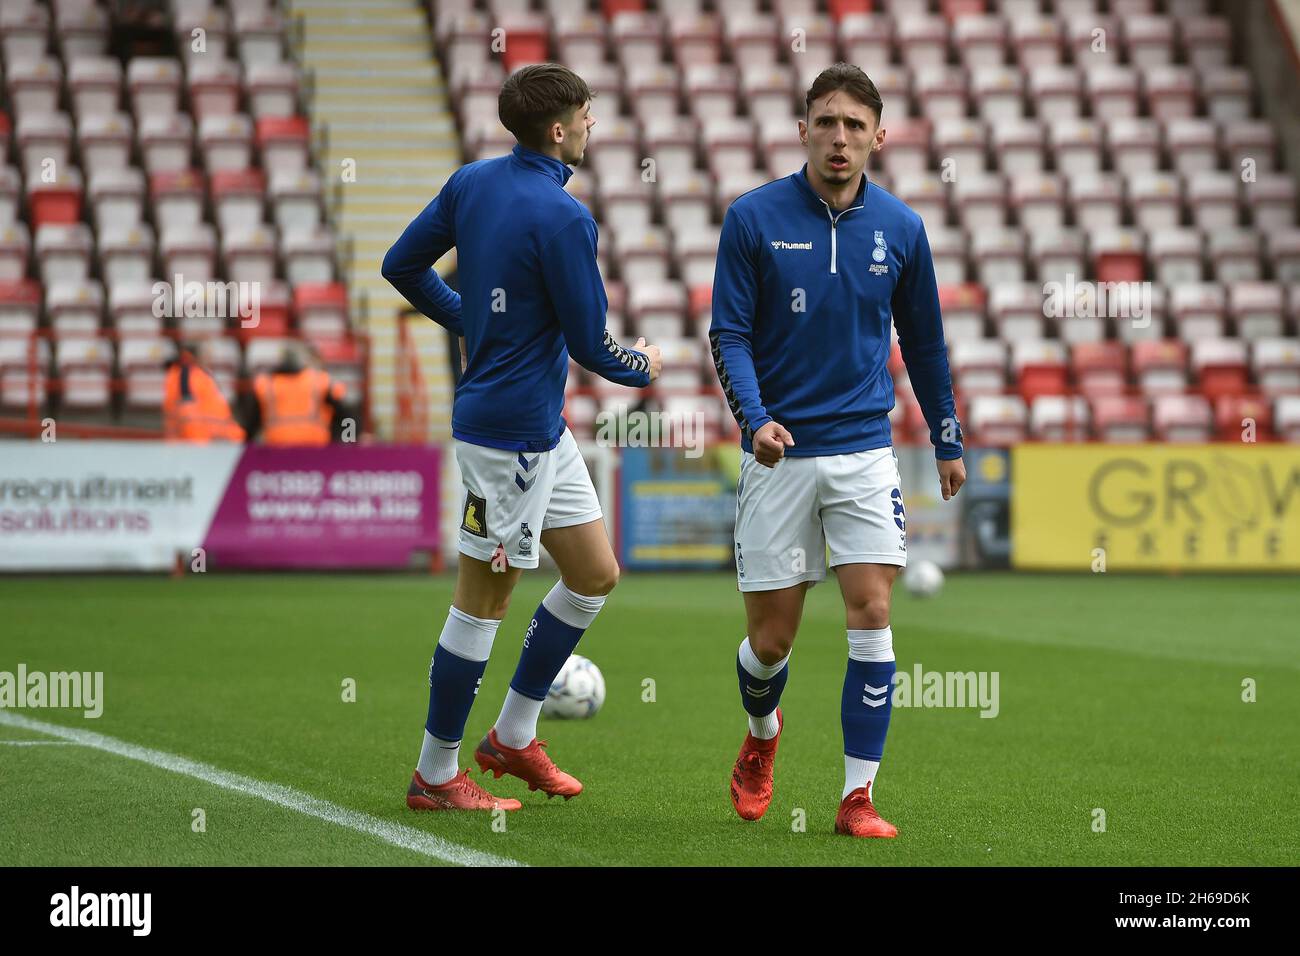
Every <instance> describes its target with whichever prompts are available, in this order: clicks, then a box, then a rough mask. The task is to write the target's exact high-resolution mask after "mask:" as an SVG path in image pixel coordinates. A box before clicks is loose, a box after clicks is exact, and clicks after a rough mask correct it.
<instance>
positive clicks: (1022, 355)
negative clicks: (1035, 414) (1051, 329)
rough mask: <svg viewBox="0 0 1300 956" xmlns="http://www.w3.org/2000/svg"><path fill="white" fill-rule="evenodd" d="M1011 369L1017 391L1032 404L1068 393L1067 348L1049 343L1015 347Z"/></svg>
mask: <svg viewBox="0 0 1300 956" xmlns="http://www.w3.org/2000/svg"><path fill="white" fill-rule="evenodd" d="M1012 367H1013V368H1014V369H1015V371H1016V378H1017V383H1016V390H1017V391H1018V392H1019V393H1020V396H1021V397H1022V398H1023V399H1024V400H1025V403H1026V404H1027V405H1028V404H1031V403H1032V402H1033V400H1034V399H1035V398H1037V397H1038V396H1040V395H1064V394H1066V392H1067V391H1068V375H1067V366H1066V356H1065V346H1064V345H1063V344H1062V343H1061V342H1058V341H1055V340H1049V339H1038V340H1033V339H1030V340H1026V341H1022V342H1016V343H1014V345H1013V347H1012Z"/></svg>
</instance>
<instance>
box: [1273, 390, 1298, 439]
mask: <svg viewBox="0 0 1300 956" xmlns="http://www.w3.org/2000/svg"><path fill="white" fill-rule="evenodd" d="M1273 427H1274V428H1275V429H1276V430H1277V434H1278V435H1279V436H1280V437H1281V438H1282V439H1283V441H1289V442H1300V395H1279V396H1278V398H1277V399H1276V401H1275V402H1274V404H1273Z"/></svg>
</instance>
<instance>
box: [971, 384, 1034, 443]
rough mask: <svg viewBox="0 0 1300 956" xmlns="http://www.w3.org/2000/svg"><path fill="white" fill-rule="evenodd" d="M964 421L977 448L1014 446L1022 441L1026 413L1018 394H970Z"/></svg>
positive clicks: (1025, 428)
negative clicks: (983, 446) (967, 412)
mask: <svg viewBox="0 0 1300 956" xmlns="http://www.w3.org/2000/svg"><path fill="white" fill-rule="evenodd" d="M964 420H965V421H967V422H968V424H969V427H970V429H971V431H972V432H974V434H975V436H976V437H975V440H976V441H978V442H979V443H980V444H981V445H1014V444H1015V443H1016V442H1020V441H1024V439H1025V435H1026V431H1027V426H1028V424H1029V413H1028V411H1027V410H1026V408H1025V402H1024V399H1022V398H1021V397H1020V396H1019V395H974V396H972V397H971V399H970V412H969V417H968V419H964Z"/></svg>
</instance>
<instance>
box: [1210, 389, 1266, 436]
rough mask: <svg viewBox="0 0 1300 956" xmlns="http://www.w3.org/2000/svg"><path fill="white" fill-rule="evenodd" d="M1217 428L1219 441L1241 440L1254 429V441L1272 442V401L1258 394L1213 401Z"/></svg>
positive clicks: (1227, 396)
mask: <svg viewBox="0 0 1300 956" xmlns="http://www.w3.org/2000/svg"><path fill="white" fill-rule="evenodd" d="M1252 423H1253V424H1252ZM1214 429H1215V436H1214V437H1215V438H1216V439H1217V440H1218V441H1233V442H1239V441H1242V440H1243V437H1244V436H1245V435H1246V434H1247V429H1253V431H1254V435H1255V439H1254V440H1255V441H1273V440H1274V439H1275V438H1276V437H1277V436H1276V435H1275V434H1274V432H1273V406H1272V402H1271V400H1270V399H1268V398H1264V397H1260V396H1257V395H1224V396H1221V397H1220V398H1219V399H1218V400H1217V401H1216V402H1215V403H1214Z"/></svg>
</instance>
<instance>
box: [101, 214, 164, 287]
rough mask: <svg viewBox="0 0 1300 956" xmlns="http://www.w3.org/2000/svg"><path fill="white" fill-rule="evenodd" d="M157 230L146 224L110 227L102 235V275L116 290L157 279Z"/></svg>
mask: <svg viewBox="0 0 1300 956" xmlns="http://www.w3.org/2000/svg"><path fill="white" fill-rule="evenodd" d="M156 246H157V244H156V242H155V241H154V234H153V229H152V228H151V227H149V226H148V225H146V224H144V223H139V222H134V223H130V222H129V223H122V224H109V225H107V226H105V227H104V228H103V229H101V230H100V232H99V271H100V274H101V275H102V276H103V277H104V282H105V283H107V284H108V285H109V286H112V285H113V284H114V283H116V282H122V281H127V282H130V281H143V280H145V279H148V278H149V277H150V276H151V275H153V272H154V268H153V263H154V252H155V251H156Z"/></svg>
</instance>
